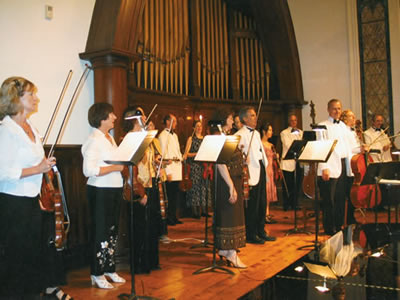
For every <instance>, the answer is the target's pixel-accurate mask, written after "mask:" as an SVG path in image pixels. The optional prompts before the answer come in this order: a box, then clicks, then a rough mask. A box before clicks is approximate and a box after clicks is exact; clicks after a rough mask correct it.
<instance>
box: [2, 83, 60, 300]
mask: <svg viewBox="0 0 400 300" xmlns="http://www.w3.org/2000/svg"><path fill="white" fill-rule="evenodd" d="M36 91H37V89H36V87H35V85H34V84H33V83H32V82H30V81H29V80H27V79H25V78H22V77H10V78H8V79H6V80H5V81H4V82H3V84H2V86H1V90H0V120H1V121H2V123H1V125H0V145H1V146H0V298H2V297H3V296H4V297H6V298H7V297H9V298H7V299H22V298H24V299H25V298H26V299H28V298H29V299H39V297H40V292H41V291H42V290H43V289H44V288H45V287H46V286H44V285H45V283H44V281H43V280H42V279H43V278H42V277H43V276H42V273H41V272H42V270H43V268H42V262H43V260H42V257H41V255H40V254H41V252H40V251H41V222H42V217H41V211H40V205H39V193H40V188H41V185H42V176H43V173H46V172H48V171H50V169H51V167H52V166H53V165H54V164H55V159H54V158H53V157H52V158H45V153H44V149H43V146H42V142H41V139H40V136H39V133H38V131H37V130H36V129H35V128H34V127H33V126H32V124H31V122H30V121H29V116H30V115H31V114H32V113H34V112H36V111H37V108H38V103H39V99H38V97H37V96H36Z"/></svg>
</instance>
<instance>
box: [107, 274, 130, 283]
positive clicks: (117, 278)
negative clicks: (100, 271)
mask: <svg viewBox="0 0 400 300" xmlns="http://www.w3.org/2000/svg"><path fill="white" fill-rule="evenodd" d="M104 275H106V276H108V277H110V278H111V280H112V281H113V282H116V283H125V282H126V280H125V279H124V278H122V277H121V276H119V275H118V274H117V273H115V272H114V273H104Z"/></svg>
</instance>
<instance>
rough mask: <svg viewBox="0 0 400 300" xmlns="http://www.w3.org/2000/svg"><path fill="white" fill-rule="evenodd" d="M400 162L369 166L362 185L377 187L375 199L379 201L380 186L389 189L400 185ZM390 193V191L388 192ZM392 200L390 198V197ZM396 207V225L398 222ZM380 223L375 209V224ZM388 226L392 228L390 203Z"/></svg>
mask: <svg viewBox="0 0 400 300" xmlns="http://www.w3.org/2000/svg"><path fill="white" fill-rule="evenodd" d="M399 179H400V162H398V161H391V162H383V163H371V164H369V165H368V166H367V170H366V172H365V175H364V178H363V181H362V182H361V185H365V184H374V185H375V199H378V198H377V197H378V186H379V184H384V185H386V186H388V187H390V186H392V185H396V186H398V185H400V180H399ZM388 192H389V191H388ZM389 198H390V197H389ZM397 208H398V207H397V205H396V223H397V221H398V216H397ZM377 223H378V211H377V209H376V207H375V224H377ZM388 224H389V226H390V202H389V209H388Z"/></svg>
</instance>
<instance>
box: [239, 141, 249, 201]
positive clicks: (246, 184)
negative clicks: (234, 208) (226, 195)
mask: <svg viewBox="0 0 400 300" xmlns="http://www.w3.org/2000/svg"><path fill="white" fill-rule="evenodd" d="M243 149H244V145H241V149H240V150H241V152H242V155H243V177H242V189H243V200H249V199H250V186H249V166H248V165H247V159H246V155H245V154H244V152H243Z"/></svg>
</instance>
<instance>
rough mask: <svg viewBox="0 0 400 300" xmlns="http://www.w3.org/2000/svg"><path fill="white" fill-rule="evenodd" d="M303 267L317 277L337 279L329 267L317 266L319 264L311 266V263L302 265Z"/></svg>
mask: <svg viewBox="0 0 400 300" xmlns="http://www.w3.org/2000/svg"><path fill="white" fill-rule="evenodd" d="M304 265H305V266H306V267H307V269H308V270H309V271H310V272H312V273H314V274H317V275H319V276H322V277H326V278H332V279H337V276H336V274H335V272H333V270H332V269H331V267H329V265H319V264H312V263H306V262H305V263H304Z"/></svg>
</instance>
